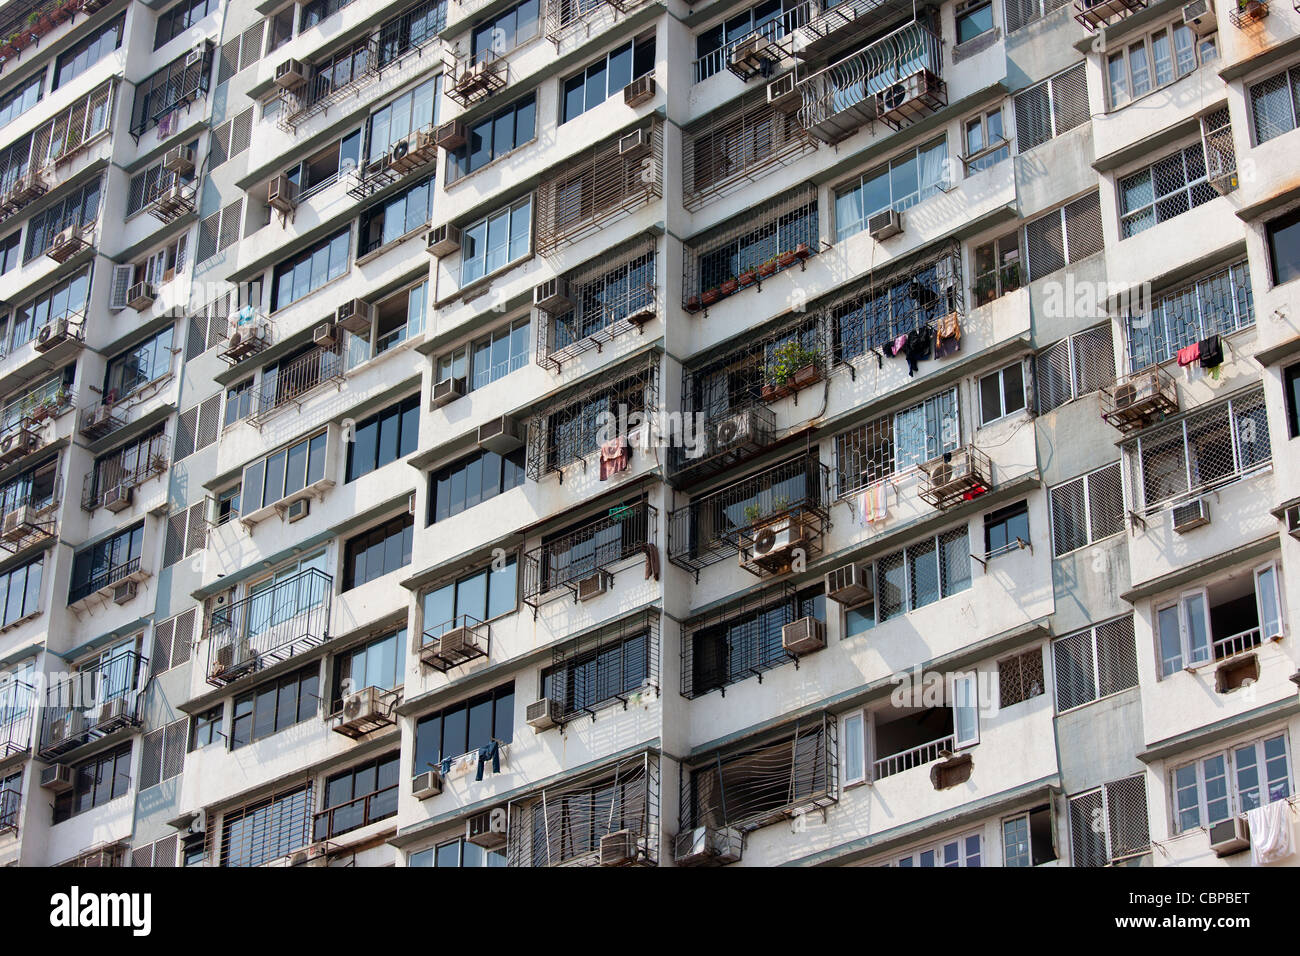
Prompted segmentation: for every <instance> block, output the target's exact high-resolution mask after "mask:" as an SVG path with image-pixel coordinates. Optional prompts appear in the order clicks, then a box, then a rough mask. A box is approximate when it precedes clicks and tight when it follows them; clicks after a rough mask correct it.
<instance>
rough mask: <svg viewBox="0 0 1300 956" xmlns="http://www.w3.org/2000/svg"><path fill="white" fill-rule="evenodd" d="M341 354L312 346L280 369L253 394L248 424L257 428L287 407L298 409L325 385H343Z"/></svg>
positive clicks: (336, 347) (335, 349)
mask: <svg viewBox="0 0 1300 956" xmlns="http://www.w3.org/2000/svg"><path fill="white" fill-rule="evenodd" d="M343 372H344V361H343V353H342V351H341V350H340V349H339V348H338V346H329V347H325V346H319V345H317V346H313V347H312V348H311V349H309V350H308V351H307V352H305V353H303V354H302V355H300V356H298V357H297V358H296V359H294V360H293V361H291V362H288V363H287V364H285V365H281V366H280V367H279V370H278V371H277V372H276V374H275V377H274V381H272V382H271V383H270V384H263V385H262V386H261V387H260V388H257V389H255V390H254V392H253V406H252V407H253V411H252V414H250V415H249V416H248V420H249V421H250V422H252V423H253V424H254V425H257V426H258V427H261V425H262V424H263V423H265V422H266V421H267V420H268V419H270V418H272V417H273V416H275V415H277V414H279V413H280V412H282V411H284V410H285V409H286V408H288V407H289V406H290V405H292V406H294V407H295V408H301V407H302V403H303V401H304V399H306V397H307V396H308V395H310V394H311V393H312V392H314V391H315V390H316V389H318V388H322V387H324V386H326V385H331V384H332V385H335V386H341V385H342V383H343Z"/></svg>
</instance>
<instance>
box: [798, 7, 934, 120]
mask: <svg viewBox="0 0 1300 956" xmlns="http://www.w3.org/2000/svg"><path fill="white" fill-rule="evenodd" d="M942 68H943V41H942V40H941V39H940V38H939V37H938V36H937V35H936V34H935V33H933V32H932V31H931V30H930V29H929V28H928V27H927V26H925V25H924V24H922V23H921V22H920V21H913V22H911V23H907V24H904V25H903V26H901V27H899V28H898V29H896V30H894V31H893V32H891V33H889V34H886V35H885V36H883V37H881V38H880V39H878V40H874V41H872V42H871V43H868V44H867V45H866V46H865V47H863V48H862V49H861V50H859V51H858V52H857V53H854V54H853V55H852V56H849V57H846V58H845V59H843V60H840V61H839V62H837V63H833V64H831V65H830V66H827V67H825V68H823V69H821V70H819V71H817V72H816V73H813V74H812V75H810V76H806V77H804V78H803V79H801V80H800V81H799V82H798V85H797V89H798V91H799V94H800V96H801V97H802V101H803V103H802V105H801V106H800V107H799V122H800V123H801V124H802V125H803V128H804V129H806V130H807V131H808V132H809V133H811V134H812V135H813V136H815V137H816V138H817V139H819V140H821V141H822V142H824V143H832V144H833V143H838V142H839V141H840V140H842V139H845V138H847V137H848V136H851V135H852V134H853V133H855V132H857V131H858V130H859V129H860V128H862V127H863V126H865V125H867V124H869V123H872V122H874V121H875V120H877V119H879V120H881V121H882V122H885V123H887V124H888V125H890V126H893V127H894V128H896V129H897V128H900V127H901V126H903V125H906V124H907V123H908V122H913V121H915V120H916V119H918V118H919V117H921V116H924V115H925V114H927V113H932V112H934V111H935V110H937V109H939V108H940V107H942V106H944V105H946V104H947V102H948V95H947V89H946V87H945V85H944V82H943V80H942V79H940V76H941V74H942Z"/></svg>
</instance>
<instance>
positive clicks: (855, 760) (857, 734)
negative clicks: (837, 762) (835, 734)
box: [840, 710, 867, 787]
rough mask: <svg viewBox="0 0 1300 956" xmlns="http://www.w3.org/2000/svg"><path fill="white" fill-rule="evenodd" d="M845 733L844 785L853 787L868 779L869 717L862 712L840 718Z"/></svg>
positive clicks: (857, 711)
mask: <svg viewBox="0 0 1300 956" xmlns="http://www.w3.org/2000/svg"><path fill="white" fill-rule="evenodd" d="M840 729H841V730H842V731H843V733H844V785H845V786H846V787H851V786H853V785H854V784H857V783H865V782H866V779H867V715H866V714H865V713H863V712H862V711H860V710H855V711H853V712H852V713H849V714H844V715H843V716H841V717H840Z"/></svg>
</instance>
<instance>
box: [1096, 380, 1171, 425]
mask: <svg viewBox="0 0 1300 956" xmlns="http://www.w3.org/2000/svg"><path fill="white" fill-rule="evenodd" d="M1100 398H1101V417H1102V418H1104V419H1105V420H1106V421H1107V422H1109V423H1110V424H1112V425H1114V426H1115V427H1116V428H1118V429H1119V430H1120V431H1121V432H1124V433H1128V432H1131V431H1136V430H1138V429H1140V428H1145V427H1146V426H1147V425H1149V424H1151V423H1152V422H1155V421H1159V420H1160V419H1161V418H1164V417H1165V416H1166V415H1173V414H1175V413H1176V412H1177V411H1178V386H1177V385H1175V384H1174V379H1173V376H1172V375H1170V374H1169V373H1168V372H1167V371H1165V370H1164V369H1162V368H1160V366H1158V365H1153V366H1152V367H1150V368H1148V369H1146V370H1145V371H1143V372H1134V373H1133V374H1132V375H1121V376H1120V377H1119V378H1117V379H1115V382H1114V384H1112V385H1109V386H1107V387H1106V388H1103V389H1102V390H1101V396H1100Z"/></svg>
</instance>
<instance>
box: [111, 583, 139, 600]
mask: <svg viewBox="0 0 1300 956" xmlns="http://www.w3.org/2000/svg"><path fill="white" fill-rule="evenodd" d="M135 594H136V584H135V582H134V581H119V582H118V583H117V584H114V585H113V603H114V604H129V603H131V602H132V601H134V600H135Z"/></svg>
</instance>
